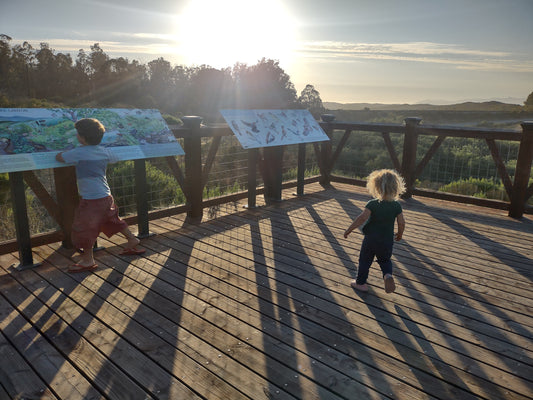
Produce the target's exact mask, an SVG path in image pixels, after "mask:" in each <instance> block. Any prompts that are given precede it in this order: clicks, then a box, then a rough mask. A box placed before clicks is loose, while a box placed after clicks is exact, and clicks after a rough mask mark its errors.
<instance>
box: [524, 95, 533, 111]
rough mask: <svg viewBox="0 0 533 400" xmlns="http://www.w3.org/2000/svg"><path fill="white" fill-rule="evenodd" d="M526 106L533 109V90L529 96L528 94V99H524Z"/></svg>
mask: <svg viewBox="0 0 533 400" xmlns="http://www.w3.org/2000/svg"><path fill="white" fill-rule="evenodd" d="M524 106H525V107H526V109H533V92H531V93H530V94H529V96H527V99H526V101H524Z"/></svg>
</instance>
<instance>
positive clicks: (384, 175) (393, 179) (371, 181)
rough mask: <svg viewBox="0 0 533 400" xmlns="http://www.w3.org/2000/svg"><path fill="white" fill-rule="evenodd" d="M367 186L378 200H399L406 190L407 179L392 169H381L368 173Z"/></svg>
mask: <svg viewBox="0 0 533 400" xmlns="http://www.w3.org/2000/svg"><path fill="white" fill-rule="evenodd" d="M366 187H367V189H368V191H369V192H370V194H371V195H372V197H374V198H376V199H378V200H385V201H392V200H398V198H399V197H400V195H401V194H402V193H404V192H405V181H404V180H403V178H402V177H401V176H400V174H398V172H396V171H394V170H392V169H379V170H376V171H374V172H372V173H371V174H370V175H368V178H367V182H366Z"/></svg>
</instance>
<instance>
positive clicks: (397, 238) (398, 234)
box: [394, 232, 402, 242]
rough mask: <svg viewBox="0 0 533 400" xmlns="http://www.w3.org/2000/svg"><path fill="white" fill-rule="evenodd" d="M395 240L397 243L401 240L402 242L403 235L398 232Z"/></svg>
mask: <svg viewBox="0 0 533 400" xmlns="http://www.w3.org/2000/svg"><path fill="white" fill-rule="evenodd" d="M394 240H396V241H397V242H399V241H400V240H402V234H401V233H400V232H398V233H397V234H396V235H395V236H394Z"/></svg>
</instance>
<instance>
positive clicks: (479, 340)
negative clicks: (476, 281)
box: [380, 242, 529, 397]
mask: <svg viewBox="0 0 533 400" xmlns="http://www.w3.org/2000/svg"><path fill="white" fill-rule="evenodd" d="M403 250H404V251H405V253H406V254H400V255H399V257H398V259H399V261H400V262H401V264H402V267H401V269H398V270H396V271H397V274H398V276H399V277H400V279H402V280H403V281H404V282H402V283H403V284H402V287H403V288H404V290H405V292H406V294H407V295H408V296H409V297H411V298H412V299H413V300H414V301H416V302H417V304H419V307H420V310H419V311H420V312H423V313H424V315H425V316H426V318H429V319H430V321H433V322H439V317H438V316H439V315H440V319H445V318H446V314H448V315H449V316H450V317H449V318H448V323H447V324H442V323H439V324H438V325H436V326H426V325H427V323H421V321H420V320H419V317H420V316H419V314H418V312H416V313H413V311H412V310H410V311H409V313H408V312H406V311H404V308H403V307H402V305H395V309H396V311H397V313H398V315H399V316H400V317H401V318H402V320H403V321H404V324H405V327H406V328H407V329H408V332H410V335H412V337H414V338H415V339H416V340H417V341H420V343H423V342H424V337H425V335H424V333H423V332H422V330H421V329H422V328H423V329H424V330H426V331H427V333H428V334H429V335H430V336H431V337H433V338H434V337H439V338H440V340H439V341H438V342H435V341H434V339H433V340H430V341H429V343H426V346H429V347H428V348H429V350H430V351H428V352H427V353H426V354H428V356H429V357H431V358H434V359H436V360H437V362H439V364H440V356H438V355H437V353H436V352H435V350H434V349H433V348H432V346H436V347H439V348H440V350H439V353H440V354H443V353H444V354H445V353H446V352H449V353H450V354H454V357H455V358H457V359H458V360H459V361H457V362H459V363H460V364H459V365H458V366H454V367H453V368H452V369H453V370H455V371H456V372H455V373H459V374H461V375H462V371H461V369H460V366H461V365H464V364H467V363H468V364H469V374H471V375H470V376H469V381H470V382H469V384H470V385H472V379H476V380H478V381H477V383H476V385H475V386H476V387H477V388H478V390H480V391H481V392H483V391H487V393H491V395H494V394H495V393H500V394H499V395H500V396H502V397H505V393H504V392H505V390H504V389H503V388H502V387H499V386H498V385H493V383H492V382H495V377H496V376H499V374H502V373H504V372H502V371H501V370H495V369H494V368H489V367H488V366H487V363H488V362H489V360H490V359H492V360H498V364H499V365H500V368H501V369H502V370H505V371H506V373H510V374H514V373H516V372H517V371H519V370H520V368H521V367H520V364H521V361H520V360H521V359H522V357H526V358H527V357H528V355H527V354H523V353H522V350H521V348H520V347H519V346H516V347H515V345H514V344H513V343H514V341H513V337H514V338H516V337H519V336H524V337H527V336H528V335H529V333H528V331H527V329H525V328H522V329H513V330H512V331H511V330H509V329H505V327H502V326H495V325H494V318H497V319H499V320H501V321H506V320H512V319H514V316H513V315H512V313H511V312H510V313H509V314H506V313H505V312H504V311H503V310H502V308H505V307H504V306H502V305H501V304H499V302H498V301H497V299H496V298H495V297H494V296H488V295H487V294H485V293H480V292H479V291H478V290H475V288H471V287H470V284H469V282H468V281H467V278H465V279H462V278H459V277H455V276H454V275H453V272H448V269H449V266H448V265H447V264H448V263H447V262H445V261H443V260H433V259H432V258H430V257H429V256H427V255H424V254H422V253H421V252H420V251H419V250H418V249H417V246H416V245H411V244H410V243H409V242H407V243H404V245H403ZM402 253H403V252H402ZM404 259H405V260H409V262H402V261H401V260H404ZM465 272H466V271H465ZM455 273H456V274H457V271H456V272H455ZM406 275H408V276H406ZM443 278H444V279H443ZM425 303H427V306H425ZM407 309H409V308H407ZM380 322H381V321H380ZM429 323H430V324H431V322H429ZM472 334H475V338H476V340H475V341H473V342H472V341H471V336H472ZM436 335H438V336H436ZM478 346H479V348H480V350H483V351H479V352H478V351H476V348H477V347H478ZM511 348H512V350H511ZM504 349H505V350H504ZM487 357H490V358H487ZM449 359H451V357H448V360H449ZM489 364H490V362H489ZM504 365H505V366H504ZM442 368H444V370H448V369H449V368H450V366H449V365H447V364H446V363H444V364H440V367H438V366H436V370H437V371H441V369H442ZM443 373H444V372H443ZM525 373H526V374H527V372H525ZM453 382H457V383H458V386H459V387H461V386H462V385H460V384H459V383H460V382H461V380H460V379H458V380H454V381H453Z"/></svg>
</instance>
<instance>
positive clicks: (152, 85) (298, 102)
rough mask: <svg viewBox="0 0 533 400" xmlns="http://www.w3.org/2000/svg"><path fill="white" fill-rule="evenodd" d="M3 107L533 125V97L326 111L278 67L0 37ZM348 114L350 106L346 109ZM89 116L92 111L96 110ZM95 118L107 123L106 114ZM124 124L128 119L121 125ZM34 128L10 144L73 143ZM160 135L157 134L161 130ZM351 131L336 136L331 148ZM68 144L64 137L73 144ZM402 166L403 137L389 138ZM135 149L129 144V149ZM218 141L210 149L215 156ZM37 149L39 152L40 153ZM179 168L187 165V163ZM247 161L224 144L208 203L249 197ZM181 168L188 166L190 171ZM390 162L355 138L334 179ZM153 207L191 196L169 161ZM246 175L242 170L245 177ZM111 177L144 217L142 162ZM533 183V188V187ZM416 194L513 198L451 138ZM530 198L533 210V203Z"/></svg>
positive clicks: (287, 159)
mask: <svg viewBox="0 0 533 400" xmlns="http://www.w3.org/2000/svg"><path fill="white" fill-rule="evenodd" d="M0 71H1V72H2V73H1V74H0V107H41V108H60V107H64V108H105V107H107V108H155V109H159V110H160V111H161V112H162V113H163V115H164V118H165V120H166V121H167V123H168V124H170V125H175V124H179V123H180V120H179V118H180V117H181V116H183V115H200V116H202V117H203V120H204V122H205V123H210V122H217V121H220V115H219V110H220V109H223V108H251V109H254V108H255V109H258V108H278V109H279V108H308V109H309V110H310V111H311V112H312V113H313V115H314V116H315V117H316V118H318V117H319V115H320V114H321V113H323V112H327V113H331V114H334V115H335V116H336V120H337V121H351V122H363V123H364V122H375V123H399V124H401V123H403V121H404V119H405V118H406V117H410V116H417V117H421V118H422V120H423V122H422V123H423V124H427V125H431V124H435V125H456V126H470V127H485V128H491V129H492V128H504V129H518V128H519V123H520V121H523V120H531V119H533V93H532V94H531V95H530V96H529V97H528V98H527V100H526V101H525V102H524V106H523V107H522V106H519V105H505V104H502V103H497V102H489V103H464V104H458V105H451V106H431V105H424V106H420V105H418V106H410V105H397V106H390V105H389V106H385V105H376V104H367V105H364V106H363V107H359V108H357V107H353V109H351V110H350V109H341V107H339V105H336V104H331V103H325V104H323V103H322V100H321V99H320V94H319V92H318V91H317V90H316V89H315V88H314V87H313V85H307V86H306V88H305V89H304V90H303V91H302V93H301V95H300V96H299V97H298V96H297V94H296V91H295V89H294V85H293V84H292V83H291V80H290V77H289V76H288V75H287V74H286V73H285V72H284V71H283V69H282V68H281V67H280V66H279V63H278V62H277V61H274V60H267V59H262V60H260V61H259V62H258V63H257V64H256V65H252V66H248V65H244V64H237V65H235V66H233V67H232V68H225V69H220V70H219V69H215V68H212V67H209V66H206V65H202V66H195V67H186V66H171V65H170V63H169V62H168V61H166V60H164V59H163V58H159V59H157V60H153V61H150V62H148V63H147V64H146V65H144V64H141V63H139V62H138V61H135V60H133V61H129V60H127V59H124V58H117V59H112V58H110V57H109V56H108V55H106V54H105V53H104V51H103V50H102V49H101V48H100V46H99V45H98V43H95V44H94V45H93V46H91V48H90V52H89V53H86V52H85V51H84V50H80V51H79V53H78V56H77V58H76V59H75V60H73V59H72V58H71V57H70V55H65V54H61V53H58V54H56V53H55V52H54V50H53V49H51V48H50V47H49V46H48V44H46V43H42V44H41V46H40V49H33V48H32V47H31V46H30V45H29V44H28V43H23V44H22V45H15V46H11V38H10V37H9V36H7V35H1V34H0ZM345 108H346V107H345ZM88 112H89V111H88ZM100 113H101V114H99V115H92V116H94V117H96V118H99V119H102V120H104V121H105V118H108V117H110V116H108V115H106V114H105V111H100ZM122 122H123V123H125V125H127V124H128V121H122ZM30 128H31V127H30V126H27V124H24V123H21V124H19V125H17V127H16V129H17V131H16V134H15V135H13V136H12V140H16V141H20V142H19V143H17V145H19V146H21V147H23V148H24V146H27V148H28V150H29V149H32V148H33V149H34V148H35V145H36V144H37V145H42V146H56V147H53V148H64V147H65V146H66V145H67V143H66V142H65V141H64V140H63V139H61V138H66V137H68V135H69V130H71V129H72V124H71V123H69V122H65V123H64V124H61V125H59V126H57V127H55V128H50V129H54V132H52V133H53V136H55V137H57V138H59V139H58V141H57V142H56V143H49V142H47V141H46V136H47V135H46V129H48V127H43V135H42V137H41V136H38V137H37V138H36V140H34V143H33V144H32V143H27V142H25V140H26V139H25V136H24V132H26V131H27V130H28V129H30ZM153 128H154V129H156V127H153ZM342 133H343V132H336V133H335V134H334V138H333V142H334V143H333V146H334V148H335V146H336V142H338V140H339V139H340V137H341V136H342ZM65 140H66V139H65ZM391 140H392V143H393V146H394V148H395V150H396V153H397V155H398V157H400V158H401V154H402V146H403V136H402V135H399V134H391ZM434 140H435V138H434V137H428V136H420V137H419V144H418V154H417V162H419V161H420V160H421V158H422V157H423V156H424V154H426V152H427V150H428V149H429V148H430V146H431V145H432V143H433V142H434ZM124 144H130V143H124ZM210 144H211V142H210V141H209V140H206V141H204V142H203V145H202V146H203V148H202V154H203V155H204V156H205V155H206V154H207V149H208V147H209V146H210ZM32 146H33V147H32ZM497 146H498V148H499V152H500V154H501V156H502V158H503V160H504V163H505V166H506V168H507V171H508V173H509V175H511V179H512V178H513V174H514V168H515V165H516V157H517V149H518V143H516V142H497ZM296 160H297V149H296V146H289V147H288V148H287V150H286V151H285V155H284V166H285V167H286V170H285V171H284V173H283V179H284V180H290V179H295V178H296V174H297V169H296V167H295V166H296V165H297V162H296ZM180 162H182V161H181V160H180ZM246 164H247V157H246V153H245V152H243V150H242V149H241V148H240V146H239V145H238V144H236V143H232V144H230V145H229V146H221V147H220V149H219V152H218V154H217V156H216V159H215V162H214V164H213V166H212V169H211V171H210V174H209V181H208V183H207V185H206V188H205V189H204V198H210V197H216V196H220V195H223V194H228V193H234V192H238V191H241V190H243V189H244V188H246V186H247V177H246ZM306 166H307V170H306V176H313V175H318V174H319V171H318V167H317V163H316V160H315V155H314V152H313V151H308V152H307V161H306ZM182 167H183V165H182ZM392 167H393V165H392V162H391V160H390V156H389V154H388V152H387V150H386V149H385V146H384V142H383V138H382V136H381V134H379V133H371V132H354V133H353V134H352V135H351V137H350V139H349V140H348V142H347V143H346V146H345V148H344V150H343V152H342V153H341V154H340V156H339V158H338V160H337V163H336V165H335V171H334V174H337V175H344V176H350V177H357V178H361V179H364V177H366V176H367V175H368V174H369V173H370V172H371V171H373V170H374V169H378V168H392ZM146 170H147V182H148V186H149V189H148V192H149V195H150V196H152V197H151V198H150V199H149V206H150V209H157V208H162V207H169V206H173V205H179V204H183V203H184V202H185V197H184V195H183V192H182V190H181V188H180V187H179V185H178V184H177V182H176V180H175V179H174V177H173V176H172V173H171V171H170V170H169V167H168V165H166V163H165V162H164V161H163V162H161V160H150V161H149V162H147V163H146ZM241 171H242V172H241ZM108 179H109V182H110V185H111V190H112V192H113V195H114V197H115V199H116V201H117V204H118V205H119V207H120V210H121V214H122V215H125V214H130V213H135V212H136V199H135V180H134V163H133V162H132V161H128V162H121V163H118V164H116V165H110V166H109V169H108ZM532 181H533V180H532ZM417 187H421V188H430V189H434V190H442V191H447V192H452V193H460V194H464V195H470V196H477V197H485V198H495V199H499V200H500V199H501V200H506V193H505V190H504V189H503V186H502V183H501V180H500V179H499V178H498V173H497V171H496V167H495V165H494V161H493V160H492V156H491V153H490V151H489V149H488V147H487V145H486V143H485V141H483V140H474V139H458V138H447V139H446V140H445V141H444V142H443V143H442V145H441V146H440V148H439V149H438V151H437V152H436V153H435V155H434V156H433V158H432V160H431V161H430V162H429V163H428V165H427V167H426V168H425V170H424V171H423V173H422V175H421V176H420V177H419V181H418V182H417ZM9 197H10V191H9V182H8V179H7V174H0V219H1V220H2V221H8V223H4V224H1V226H0V240H5V239H10V238H13V237H14V236H15V231H14V227H13V224H12V223H11V221H12V210H11V206H10V204H11V200H10V198H9ZM532 201H533V200H532V199H530V204H531V203H532ZM27 204H28V214H29V218H30V226H31V230H32V232H34V233H38V232H43V231H46V230H48V229H53V228H55V227H56V226H55V223H54V222H53V221H51V218H50V217H49V216H48V215H46V214H47V213H46V212H45V211H44V210H43V207H42V206H41V205H40V203H39V201H38V200H37V199H36V198H35V197H34V196H33V195H32V194H31V192H30V191H29V189H28V191H27Z"/></svg>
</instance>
